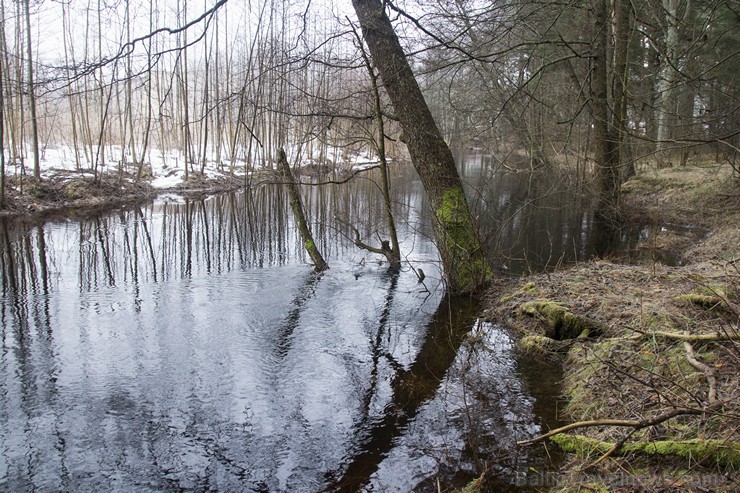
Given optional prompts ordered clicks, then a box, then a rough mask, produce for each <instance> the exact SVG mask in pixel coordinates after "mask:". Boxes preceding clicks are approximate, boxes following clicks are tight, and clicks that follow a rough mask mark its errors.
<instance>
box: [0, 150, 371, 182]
mask: <svg viewBox="0 0 740 493" xmlns="http://www.w3.org/2000/svg"><path fill="white" fill-rule="evenodd" d="M94 152H96V149H93V151H92V152H91V151H90V149H89V148H88V152H87V153H85V151H84V150H83V149H82V148H79V149H78V152H77V153H75V150H74V149H73V147H72V146H68V145H52V144H49V145H46V146H44V147H43V148H42V151H41V160H40V165H41V174H42V177H44V178H55V179H60V175H61V176H63V175H64V172H69V173H76V172H77V170H78V164H77V163H78V162H79V168H80V169H81V170H82V173H85V174H86V173H92V169H93V165H92V163H94V162H95V161H96V160H97V161H98V163H99V169H100V170H102V171H104V172H116V171H119V170H120V169H121V168H120V166H121V165H122V163H124V164H123V166H124V171H126V172H127V173H131V174H136V171H137V169H136V167H135V166H134V164H133V159H132V157H131V154H130V152H129V151H128V149H127V150H125V151H123V150H122V149H121V147H120V146H116V145H112V146H107V147H105V156H104V158H103V156H98V157H96V156H95V155H94V154H93V153H94ZM75 154H77V155H75ZM255 154H256V153H255ZM286 154H287V155H288V160H289V161H290V162H291V163H292V164H295V163H296V162H297V161H300V166H301V167H304V166H310V165H321V164H323V165H329V166H334V167H336V168H337V169H339V170H362V169H366V168H370V167H372V166H374V165H376V164H377V163H378V160H377V158H376V157H374V156H372V155H371V154H370V153H368V152H366V151H363V150H350V149H347V148H345V147H335V146H326V147H324V152H323V155H324V159H323V163H320V162H318V159H317V158H313V157H307V156H306V155H305V151H304V150H303V147H298V146H288V147H287V148H286ZM26 156H27V157H26V158H25V163H24V170H23V172H24V173H25V174H27V175H30V174H31V173H32V166H33V163H32V159H31V158H30V156H32V153H31V152H30V149H28V150H27V152H26ZM184 162H185V157H184V154H183V152H182V151H179V150H169V151H162V150H159V149H151V150H149V151H147V153H146V158H145V159H144V170H143V176H144V177H145V178H146V179H149V180H150V181H151V184H152V186H153V187H155V188H157V189H161V190H168V189H175V188H179V187H182V186H183V184H184V182H185V170H184V165H183V163H184ZM253 163H256V164H251V165H250V167H249V169H246V166H245V162H244V161H243V160H239V161H237V162H236V163H234V166H233V170H232V163H231V161H229V160H228V159H223V158H222V159H220V160H217V156H215V155H214V154H213V153H211V155H210V156H207V158H206V165H205V168H204V175H205V177H206V178H208V179H211V180H214V179H219V178H224V177H230V176H232V177H233V176H235V175H236V176H244V175H245V173H253V172H254V171H259V170H262V169H271V168H272V166H271V165H269V164H268V163H265V162H260V161H259V159H258V158H257V156H256V155H255V158H253ZM200 169H201V164H200V163H198V164H192V165H191V166H190V170H191V174H193V175H200ZM5 174H6V176H13V175H20V174H21V166H20V164H19V163H13V162H9V161H6V170H5ZM61 179H63V178H61Z"/></svg>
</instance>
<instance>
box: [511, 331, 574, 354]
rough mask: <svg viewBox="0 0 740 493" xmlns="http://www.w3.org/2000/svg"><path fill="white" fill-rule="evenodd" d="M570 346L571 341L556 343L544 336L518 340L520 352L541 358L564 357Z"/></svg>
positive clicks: (554, 340)
mask: <svg viewBox="0 0 740 493" xmlns="http://www.w3.org/2000/svg"><path fill="white" fill-rule="evenodd" d="M571 345H572V344H571V341H558V340H556V339H551V338H550V337H545V336H526V337H522V338H521V340H519V348H520V349H521V350H522V351H524V352H526V353H529V354H535V355H543V356H556V355H560V356H564V355H565V354H566V353H567V352H568V349H570V347H571Z"/></svg>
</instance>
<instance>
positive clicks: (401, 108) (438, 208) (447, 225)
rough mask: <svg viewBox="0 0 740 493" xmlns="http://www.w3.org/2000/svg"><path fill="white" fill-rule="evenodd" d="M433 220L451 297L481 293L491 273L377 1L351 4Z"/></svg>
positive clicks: (447, 158) (446, 153)
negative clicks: (402, 135) (428, 204)
mask: <svg viewBox="0 0 740 493" xmlns="http://www.w3.org/2000/svg"><path fill="white" fill-rule="evenodd" d="M352 4H353V5H354V8H355V12H356V13H357V17H358V19H359V21H360V26H361V28H362V34H363V37H364V38H365V42H366V43H367V45H368V48H369V49H370V54H371V55H372V57H373V60H374V61H375V65H376V66H377V67H378V70H379V71H380V76H381V78H382V79H383V84H384V85H385V88H386V91H387V92H388V96H389V97H390V99H391V102H392V103H393V108H394V110H395V113H396V116H397V117H398V119H399V122H400V124H401V128H402V130H403V134H404V137H405V138H404V141H405V142H406V145H407V146H408V150H409V154H410V155H411V161H412V162H413V164H414V167H415V168H416V171H417V172H418V173H419V177H420V178H421V181H422V184H423V185H424V189H425V190H426V192H427V195H428V197H429V202H430V204H431V208H432V214H433V215H434V221H433V222H434V236H435V239H436V242H437V248H438V249H439V253H440V256H441V257H442V266H443V267H444V270H445V275H446V278H447V282H448V287H449V289H450V291H452V292H453V293H469V292H474V291H477V290H479V289H481V288H482V287H483V286H484V284H485V282H486V281H487V280H488V278H489V277H490V275H491V270H490V268H489V266H488V263H487V261H486V258H485V255H484V253H483V251H482V249H481V242H480V237H479V235H478V231H477V228H476V225H475V222H474V221H473V218H472V216H471V214H470V210H469V209H468V203H467V200H466V198H465V193H464V191H463V185H462V181H461V180H460V175H459V174H458V173H457V169H456V168H455V161H454V159H453V157H452V152H451V151H450V148H449V147H448V146H447V143H446V142H445V141H444V139H443V138H442V135H441V134H440V132H439V129H438V128H437V125H436V123H435V122H434V119H433V118H432V114H431V112H430V111H429V107H428V106H427V104H426V101H425V100H424V96H423V95H422V93H421V89H420V88H419V85H418V84H417V82H416V79H415V77H414V74H413V72H412V71H411V67H410V66H409V63H408V60H407V59H406V55H405V54H404V52H403V49H402V48H401V44H400V43H399V41H398V37H397V36H396V33H395V32H394V31H393V26H392V25H391V22H390V19H389V18H388V16H387V15H386V13H385V9H384V6H383V3H382V2H381V1H380V0H352Z"/></svg>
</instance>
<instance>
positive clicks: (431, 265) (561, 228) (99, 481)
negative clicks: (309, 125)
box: [0, 156, 593, 492]
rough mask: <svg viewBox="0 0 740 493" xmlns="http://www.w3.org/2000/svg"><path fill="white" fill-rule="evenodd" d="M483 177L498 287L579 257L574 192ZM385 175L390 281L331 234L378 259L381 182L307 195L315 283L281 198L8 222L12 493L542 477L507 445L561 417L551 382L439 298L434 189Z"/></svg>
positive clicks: (5, 313) (257, 195)
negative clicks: (501, 277)
mask: <svg viewBox="0 0 740 493" xmlns="http://www.w3.org/2000/svg"><path fill="white" fill-rule="evenodd" d="M493 171H494V166H493V164H492V162H491V161H490V160H489V161H486V160H485V159H484V158H481V157H480V156H473V157H472V158H470V159H468V160H467V161H465V166H464V172H465V174H466V176H467V177H468V180H469V181H468V183H469V184H470V192H471V197H472V198H473V201H474V210H475V211H476V214H478V215H479V216H480V217H481V221H482V224H483V228H484V231H483V232H484V234H485V235H486V236H487V237H488V238H489V240H490V241H489V242H488V245H489V249H490V252H491V255H492V257H494V258H496V259H497V262H499V265H500V266H501V268H504V269H510V270H516V269H519V270H526V269H540V268H544V267H547V266H552V265H555V264H557V263H558V262H562V261H566V260H571V259H573V258H583V257H587V256H588V255H590V253H589V252H590V251H591V250H592V249H593V247H592V244H593V242H592V241H591V237H590V236H589V235H590V234H591V233H590V230H589V225H590V221H591V215H590V214H591V212H590V211H589V210H588V207H587V204H585V205H584V204H582V203H579V202H578V200H577V199H576V198H574V199H573V201H570V200H569V199H568V200H566V199H565V198H564V197H569V196H568V195H567V186H565V185H563V186H564V187H565V190H563V189H562V188H563V187H560V188H558V186H556V185H555V184H553V183H552V182H551V181H549V182H547V183H546V184H540V185H537V182H536V180H534V181H533V180H532V179H531V177H526V176H524V175H521V176H518V177H515V178H511V177H499V178H498V179H497V178H496V177H495V175H494V174H493ZM392 174H393V177H394V182H393V204H394V209H395V213H396V218H397V222H398V229H399V235H400V238H401V243H402V245H401V247H402V250H403V257H404V268H403V269H402V270H401V271H400V272H395V273H394V272H389V271H388V270H387V268H386V266H385V265H384V264H382V263H380V262H378V259H376V258H374V257H372V256H371V255H368V254H367V252H363V251H359V250H357V248H356V247H355V246H354V245H353V244H352V241H351V240H350V237H351V236H350V232H349V231H347V229H346V227H344V226H342V223H341V222H340V221H337V220H336V219H335V216H336V215H339V216H341V218H342V220H347V221H350V222H352V223H353V224H355V225H356V227H357V228H358V229H359V231H360V232H361V234H362V235H363V238H364V239H365V240H366V241H370V242H376V243H379V240H378V238H381V237H382V238H385V236H384V231H385V228H384V227H383V223H382V221H383V219H382V218H383V211H382V199H381V196H380V193H379V190H378V187H377V185H376V182H375V181H374V180H377V177H376V176H374V175H372V174H370V175H368V176H367V177H363V178H360V179H357V180H355V181H354V182H353V183H350V184H346V185H342V186H323V187H307V188H305V189H304V199H305V201H306V204H305V208H306V210H307V213H308V215H309V216H310V217H309V219H310V222H311V224H312V227H313V229H314V234H315V236H316V239H317V243H318V245H319V248H320V249H321V250H322V252H323V254H324V256H325V257H326V258H327V260H328V262H329V264H330V266H331V269H330V270H329V271H327V272H326V273H324V274H322V275H315V274H313V273H312V272H311V268H310V265H309V264H308V258H307V256H306V254H305V252H304V251H303V248H302V246H301V240H300V238H298V236H297V235H296V233H295V228H294V226H293V219H292V217H291V216H290V213H289V207H288V204H287V194H285V192H284V191H283V189H282V188H281V187H280V186H278V185H267V186H262V187H260V188H258V189H255V190H253V191H252V192H250V193H247V194H244V193H240V194H224V195H218V196H213V197H206V198H202V199H197V200H196V199H186V198H182V197H163V198H160V199H158V200H157V201H155V202H154V203H153V204H151V205H148V206H143V207H130V208H126V209H123V210H121V211H118V212H115V213H112V214H103V215H100V216H96V217H93V218H90V219H87V220H81V221H77V220H66V221H54V222H46V223H38V224H28V223H22V222H3V223H2V224H1V225H0V251H2V254H1V255H0V260H1V261H2V273H3V277H2V298H1V299H0V304H1V309H0V322H1V323H2V349H1V351H2V352H1V353H0V394H1V396H2V402H1V403H0V489H2V490H6V491H30V490H35V489H38V490H42V491H122V492H123V491H291V492H296V491H305V492H313V491H322V490H325V491H357V490H358V489H364V490H365V491H412V490H417V491H436V488H437V481H441V483H443V484H446V485H454V484H464V482H465V481H467V480H468V479H469V478H471V477H474V476H475V475H476V474H479V473H480V472H481V471H482V470H484V469H485V470H488V471H489V473H491V474H492V475H493V476H495V477H498V478H499V480H500V483H501V484H502V485H510V486H511V488H514V489H515V487H514V486H513V483H514V482H515V476H516V474H517V473H518V472H521V471H526V470H527V468H528V467H529V466H530V465H534V464H536V465H537V466H538V467H540V465H541V464H542V463H543V462H542V461H543V459H542V458H541V457H528V456H527V455H526V453H525V451H518V450H517V449H516V448H515V447H514V446H513V444H514V442H515V441H516V440H521V439H524V438H527V437H531V436H533V435H534V434H537V433H538V432H539V430H540V426H541V425H542V423H543V420H545V419H548V418H547V417H544V416H542V415H540V414H539V411H538V409H540V408H541V407H542V406H539V407H538V403H539V401H538V399H545V398H546V397H547V396H546V395H545V394H546V393H547V392H544V393H543V392H540V391H538V390H537V387H536V386H535V385H533V384H532V380H534V379H536V378H538V375H536V374H534V373H535V372H536V371H540V370H534V371H533V370H532V369H531V368H530V367H529V366H527V365H526V364H524V362H522V361H520V360H518V356H517V354H516V353H515V351H514V349H513V345H512V341H511V339H510V338H509V336H508V335H507V334H506V333H505V332H503V331H502V330H500V329H499V328H497V327H495V326H493V325H490V324H483V323H481V322H480V321H479V320H478V319H477V313H478V311H479V307H477V306H476V305H475V304H474V303H472V302H470V300H461V299H452V300H450V299H447V298H445V297H444V295H443V293H444V282H443V279H442V275H441V272H440V271H439V266H438V262H437V251H436V248H435V246H434V243H433V241H432V238H431V227H430V223H429V220H428V218H427V214H426V212H425V207H426V198H425V196H424V194H423V191H422V187H421V185H420V183H419V182H418V180H417V179H416V178H415V176H414V175H413V173H412V172H411V171H410V169H409V168H408V167H403V166H397V167H394V169H393V173H392ZM507 180H508V181H507ZM537 187H539V188H537ZM556 203H557V204H559V207H555V204H556ZM543 211H544V212H543ZM494 239H495V241H494ZM411 267H413V268H414V269H418V268H423V270H424V271H425V273H426V276H427V277H426V280H425V282H424V283H423V284H420V283H418V282H417V277H416V274H415V273H414V271H413V269H412V268H411ZM471 331H472V334H473V336H472V337H468V336H469V333H471ZM502 488H503V486H502Z"/></svg>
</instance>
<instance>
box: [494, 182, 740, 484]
mask: <svg viewBox="0 0 740 493" xmlns="http://www.w3.org/2000/svg"><path fill="white" fill-rule="evenodd" d="M626 189H627V190H628V191H629V192H628V193H626V194H625V198H626V201H627V202H628V208H629V210H631V211H632V212H633V213H636V214H642V215H643V216H644V215H645V214H648V215H650V216H651V217H653V218H654V219H656V220H658V221H659V222H662V223H673V224H687V225H691V226H699V227H702V228H707V229H708V230H709V233H708V234H707V235H706V236H705V237H704V238H703V239H702V240H700V241H696V240H694V239H692V240H686V241H682V240H684V239H683V238H676V239H673V241H668V242H667V243H666V244H658V243H657V242H656V244H655V245H652V247H653V248H654V247H658V248H670V249H673V250H674V252H673V253H675V254H679V255H680V258H682V259H683V262H684V263H685V265H683V266H680V267H668V266H665V265H662V264H659V263H656V262H649V263H645V264H641V265H622V264H617V263H611V262H607V261H594V262H586V263H581V264H578V265H575V266H572V267H570V268H567V269H565V270H561V271H558V272H555V273H549V274H539V275H534V276H528V277H526V278H523V279H520V280H517V281H516V282H515V283H513V284H510V285H499V286H497V287H495V288H494V289H493V290H492V291H491V292H490V297H489V302H488V306H489V309H488V312H487V316H488V317H489V318H491V319H492V320H495V321H497V322H498V323H502V322H503V323H505V324H507V325H509V326H510V327H512V328H514V329H515V330H516V331H518V332H519V333H521V334H522V335H531V334H536V335H543V334H545V332H546V330H545V326H544V325H543V322H542V320H540V319H537V318H532V317H527V316H526V315H524V314H522V312H521V311H520V310H519V307H520V306H521V305H522V304H523V303H526V302H531V301H535V300H543V301H554V302H560V303H563V305H564V306H565V307H567V308H568V309H569V310H570V311H572V312H573V313H576V314H579V315H584V316H587V317H590V318H592V319H595V320H597V321H598V322H601V323H602V324H603V325H604V327H606V329H605V331H604V333H603V334H601V335H600V336H599V337H596V338H590V339H587V340H583V341H580V340H579V341H577V342H576V343H574V344H573V345H572V347H571V349H570V351H569V352H568V353H567V356H565V357H564V358H562V360H563V365H564V368H565V381H564V392H565V397H566V399H567V405H566V406H565V409H564V417H565V418H566V419H568V420H570V421H580V420H590V419H600V418H611V419H626V420H643V419H647V418H650V417H654V416H656V415H659V414H661V413H664V412H666V411H667V410H671V409H675V408H676V407H681V408H682V407H691V408H700V409H701V408H702V407H704V406H706V405H707V404H708V403H709V401H708V399H709V397H708V391H709V385H708V382H707V379H706V378H705V376H704V375H703V374H702V373H701V372H700V371H699V370H697V369H696V368H694V367H693V366H692V365H691V364H690V363H689V360H688V359H687V356H686V354H687V353H686V348H685V347H684V344H683V342H681V341H674V340H670V339H666V338H663V337H644V336H643V337H640V338H639V339H638V338H635V336H636V335H640V334H644V333H652V332H656V331H667V332H676V333H689V334H716V333H732V334H737V333H738V331H739V330H740V326H739V317H740V312H739V311H738V306H740V300H739V299H738V293H740V229H739V228H740V212H739V211H740V207H738V204H740V201H739V199H738V192H739V190H738V181H737V179H736V178H735V177H732V176H731V175H730V173H729V172H727V171H724V170H718V169H717V168H711V167H698V168H691V169H680V170H678V169H671V170H662V171H660V172H654V173H650V174H647V175H643V176H642V177H640V178H638V179H637V180H634V181H633V182H630V183H629V184H627V186H626ZM666 236H667V235H666ZM670 239H671V238H670V237H668V236H667V237H666V240H670ZM645 247H651V245H646V246H645ZM693 348H694V350H695V351H696V353H697V355H698V357H699V359H700V360H701V361H702V362H703V363H704V364H706V365H707V366H709V367H710V368H712V370H713V371H714V372H715V374H716V377H717V388H718V399H719V400H721V401H723V402H724V403H725V404H724V405H723V406H722V408H721V409H720V410H719V411H718V412H717V413H709V414H705V415H703V416H691V417H688V416H686V417H680V418H677V419H672V420H670V421H667V422H665V423H664V424H663V425H661V426H658V427H652V428H648V429H645V430H642V431H641V432H639V433H637V434H635V435H633V436H632V437H630V440H631V441H638V440H640V441H646V440H648V441H650V440H662V439H665V440H667V439H674V440H686V439H696V438H701V439H719V440H729V441H730V442H733V443H737V442H738V438H740V436H739V434H738V430H740V420H739V419H738V417H739V416H740V383H739V381H740V379H739V377H738V376H739V375H740V344H738V343H737V342H727V341H725V342H706V343H696V342H695V343H693ZM579 433H582V434H584V435H588V436H591V437H593V438H598V439H600V440H605V441H611V442H616V441H618V440H619V439H620V438H621V437H622V436H624V434H625V433H626V430H625V429H624V428H615V427H604V428H589V429H588V430H587V431H586V430H579ZM597 457H598V455H597V456H594V457H572V458H570V462H569V463H568V464H567V465H566V473H564V474H563V475H562V476H560V478H561V487H562V488H564V489H561V490H560V491H579V489H578V488H582V489H581V490H580V491H736V489H737V487H738V486H739V485H738V484H737V483H736V482H735V479H734V476H733V473H735V471H726V470H718V469H716V468H713V466H712V465H711V464H696V463H686V461H682V460H679V459H675V460H672V459H663V458H661V459H655V458H650V459H647V458H643V457H637V456H635V457H626V458H610V459H609V460H607V461H605V462H603V463H601V464H600V465H599V467H598V468H596V469H595V470H592V471H589V473H588V474H585V473H583V472H582V468H583V467H584V466H586V465H587V464H589V463H590V462H592V461H594V460H595V459H596V458H597ZM619 475H621V477H622V478H624V477H629V478H631V479H630V480H629V481H626V482H625V481H623V483H624V484H623V485H622V486H620V485H618V484H615V483H613V482H612V483H610V482H609V479H608V478H614V477H617V476H619ZM625 475H626V476H625ZM605 478H606V479H605ZM708 478H709V479H711V481H709V479H708ZM708 481H709V482H711V486H709V487H706V485H707V484H709V483H708ZM635 485H637V486H635ZM702 488H704V489H702Z"/></svg>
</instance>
